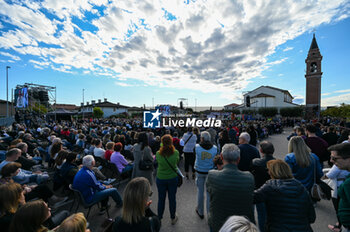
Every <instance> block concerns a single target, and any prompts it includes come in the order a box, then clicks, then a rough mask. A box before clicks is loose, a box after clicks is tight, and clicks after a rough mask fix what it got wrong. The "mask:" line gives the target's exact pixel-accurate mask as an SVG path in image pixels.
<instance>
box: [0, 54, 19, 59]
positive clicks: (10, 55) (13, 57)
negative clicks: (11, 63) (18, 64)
mask: <svg viewBox="0 0 350 232" xmlns="http://www.w3.org/2000/svg"><path fill="white" fill-rule="evenodd" d="M0 55H2V56H7V57H10V58H11V59H13V60H16V61H18V60H21V58H19V57H18V56H15V55H12V54H10V53H8V52H0Z"/></svg>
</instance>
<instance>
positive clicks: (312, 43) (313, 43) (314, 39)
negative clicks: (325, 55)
mask: <svg viewBox="0 0 350 232" xmlns="http://www.w3.org/2000/svg"><path fill="white" fill-rule="evenodd" d="M311 49H318V45H317V41H316V37H315V33H314V36H313V38H312V42H311V46H310V49H309V50H311Z"/></svg>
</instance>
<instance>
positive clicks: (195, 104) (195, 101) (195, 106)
mask: <svg viewBox="0 0 350 232" xmlns="http://www.w3.org/2000/svg"><path fill="white" fill-rule="evenodd" d="M194 112H197V98H195V99H194Z"/></svg>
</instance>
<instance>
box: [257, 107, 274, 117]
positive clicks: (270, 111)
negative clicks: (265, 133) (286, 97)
mask: <svg viewBox="0 0 350 232" xmlns="http://www.w3.org/2000/svg"><path fill="white" fill-rule="evenodd" d="M258 112H259V114H261V115H262V116H264V117H273V116H275V115H276V114H277V112H278V110H277V108H276V107H266V108H259V111H258Z"/></svg>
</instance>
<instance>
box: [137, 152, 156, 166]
mask: <svg viewBox="0 0 350 232" xmlns="http://www.w3.org/2000/svg"><path fill="white" fill-rule="evenodd" d="M143 155H144V151H142V158H141V160H140V161H139V169H140V170H142V171H147V170H151V169H152V168H153V161H152V160H144V159H143Z"/></svg>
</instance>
